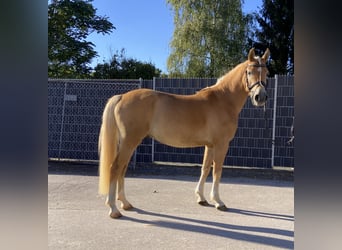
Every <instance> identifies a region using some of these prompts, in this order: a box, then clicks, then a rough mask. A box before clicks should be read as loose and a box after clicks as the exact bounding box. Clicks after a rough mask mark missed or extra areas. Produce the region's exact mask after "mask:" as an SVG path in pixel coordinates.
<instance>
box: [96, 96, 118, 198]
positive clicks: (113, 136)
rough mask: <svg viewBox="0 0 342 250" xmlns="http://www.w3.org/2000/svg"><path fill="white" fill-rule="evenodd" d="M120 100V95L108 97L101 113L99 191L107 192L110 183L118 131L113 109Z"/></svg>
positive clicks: (101, 192)
mask: <svg viewBox="0 0 342 250" xmlns="http://www.w3.org/2000/svg"><path fill="white" fill-rule="evenodd" d="M120 100H121V95H116V96H113V97H112V98H110V99H109V100H108V102H107V104H106V107H105V109H104V111H103V115H102V124H101V129H100V135H99V157H100V164H99V193H100V194H108V191H109V185H110V172H111V165H112V163H113V162H114V160H115V158H116V155H117V148H118V144H119V138H118V135H119V131H118V128H117V124H116V121H115V115H114V110H115V106H116V105H117V103H118V102H119V101H120Z"/></svg>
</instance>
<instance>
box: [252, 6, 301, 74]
mask: <svg viewBox="0 0 342 250" xmlns="http://www.w3.org/2000/svg"><path fill="white" fill-rule="evenodd" d="M254 15H255V20H256V21H257V23H258V25H259V28H258V29H257V31H256V32H255V38H254V39H253V38H252V43H253V44H254V47H256V49H258V50H263V51H264V50H265V49H266V48H267V47H269V49H270V51H271V58H270V65H269V71H270V76H273V75H274V74H293V73H294V46H293V45H294V25H293V23H294V11H293V0H263V5H262V8H261V9H260V10H259V13H254ZM256 27H257V26H256ZM253 40H254V41H253Z"/></svg>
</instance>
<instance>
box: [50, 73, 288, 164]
mask: <svg viewBox="0 0 342 250" xmlns="http://www.w3.org/2000/svg"><path fill="white" fill-rule="evenodd" d="M216 80H217V79H216V78H206V79H203V78H191V79H169V78H154V79H153V80H141V79H140V80H63V79H58V80H57V79H49V81H48V125H49V129H48V147H49V148H48V154H49V155H48V156H49V158H57V159H75V160H82V161H83V160H95V161H96V160H98V154H97V142H98V133H99V128H100V124H101V116H102V112H103V108H104V106H105V103H106V101H107V99H108V98H109V97H111V96H113V95H115V94H121V93H125V92H127V91H129V90H132V89H136V88H141V87H144V88H150V89H155V90H158V91H164V92H169V93H175V94H184V95H187V94H193V93H195V92H196V91H198V90H200V89H202V88H204V87H207V86H210V85H212V84H215V82H216ZM293 85H294V79H293V76H276V78H270V79H268V86H269V87H268V94H269V99H268V102H267V105H266V109H265V111H264V109H263V108H256V107H254V106H252V104H251V102H250V101H249V100H248V101H247V102H246V104H245V106H244V108H243V109H242V111H241V113H240V118H239V126H238V130H237V132H236V135H235V138H234V139H233V140H232V142H231V144H230V149H229V151H228V154H227V157H226V159H225V162H224V164H225V165H231V166H248V167H263V168H269V167H272V166H287V167H294V145H293V143H291V144H288V143H287V142H288V140H289V139H290V137H291V135H292V134H291V126H292V125H293V119H294V91H293V89H294V86H293ZM276 86H277V91H275V87H276ZM275 94H276V95H277V98H274V95H275ZM274 107H276V109H274ZM273 117H276V119H275V120H274V119H273ZM203 152H204V148H203V147H200V148H173V147H169V146H166V145H163V144H161V143H159V142H157V141H154V140H152V139H149V138H146V139H144V140H143V142H142V144H141V145H140V146H139V147H138V148H137V150H136V154H135V157H134V160H136V161H137V162H153V161H162V162H182V163H201V162H202V158H203Z"/></svg>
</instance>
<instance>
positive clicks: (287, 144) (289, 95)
mask: <svg viewBox="0 0 342 250" xmlns="http://www.w3.org/2000/svg"><path fill="white" fill-rule="evenodd" d="M277 80H278V91H277V92H278V93H277V106H276V124H275V141H274V146H275V150H274V166H284V167H294V140H292V141H290V139H291V137H292V136H293V131H292V130H293V129H292V127H293V126H294V77H293V76H285V75H279V76H277Z"/></svg>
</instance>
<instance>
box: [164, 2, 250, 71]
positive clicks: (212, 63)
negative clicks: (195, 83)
mask: <svg viewBox="0 0 342 250" xmlns="http://www.w3.org/2000/svg"><path fill="white" fill-rule="evenodd" d="M242 2H243V1H240V0H197V1H190V0H168V3H169V4H170V5H171V6H172V9H173V11H174V24H175V30H174V34H173V38H172V41H171V43H170V46H171V54H170V56H169V58H168V61H167V67H168V71H169V72H170V75H171V76H179V75H185V76H197V77H218V76H220V75H222V74H223V73H224V72H226V71H227V70H229V69H230V68H232V67H233V66H235V65H236V64H237V63H238V62H239V61H241V60H243V58H244V55H245V51H247V47H246V45H247V38H246V34H247V32H248V29H247V24H248V19H247V18H246V17H245V16H244V15H243V13H242V6H241V4H242Z"/></svg>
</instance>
